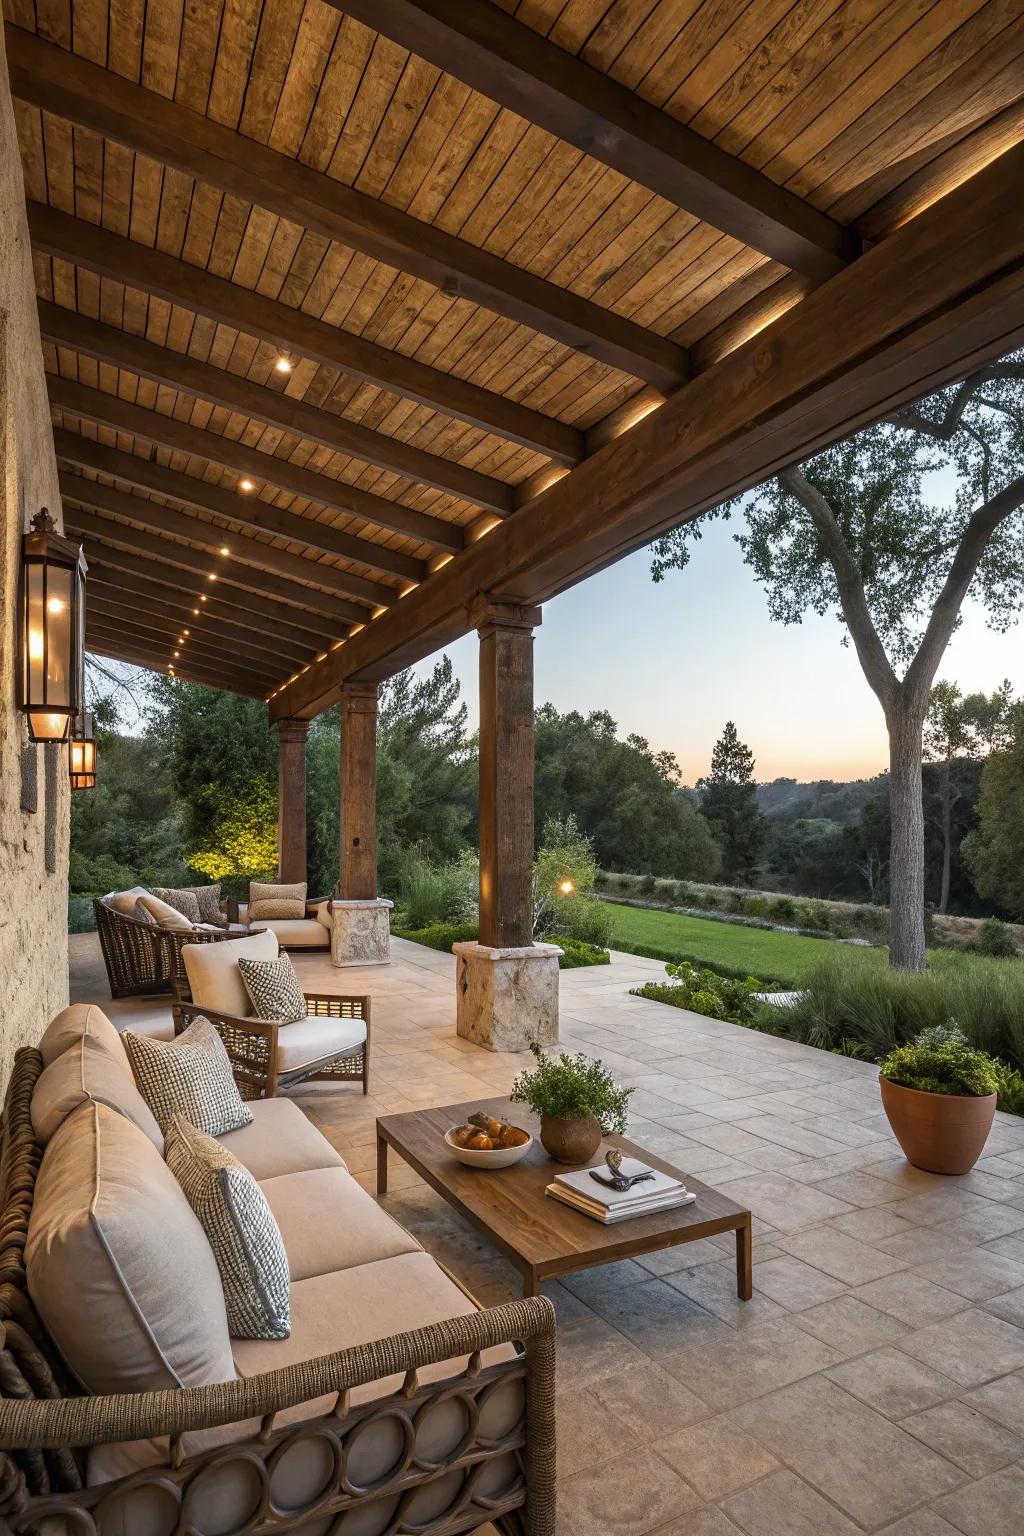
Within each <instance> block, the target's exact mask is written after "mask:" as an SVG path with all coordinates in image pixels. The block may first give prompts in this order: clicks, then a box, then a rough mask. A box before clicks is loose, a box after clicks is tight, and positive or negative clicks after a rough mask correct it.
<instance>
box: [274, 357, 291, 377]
mask: <svg viewBox="0 0 1024 1536" xmlns="http://www.w3.org/2000/svg"><path fill="white" fill-rule="evenodd" d="M274 371H275V372H276V373H291V371H292V360H291V358H290V357H286V356H285V355H284V353H283V352H282V353H281V356H280V357H278V358H275V360H274Z"/></svg>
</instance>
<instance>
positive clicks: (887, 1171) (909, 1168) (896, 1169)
mask: <svg viewBox="0 0 1024 1536" xmlns="http://www.w3.org/2000/svg"><path fill="white" fill-rule="evenodd" d="M871 1172H872V1173H873V1174H874V1175H875V1178H876V1179H888V1180H889V1182H890V1183H892V1184H896V1185H898V1186H899V1188H900V1189H905V1190H909V1191H910V1192H911V1194H917V1195H921V1194H928V1193H929V1192H930V1191H931V1190H933V1189H940V1188H943V1187H952V1186H951V1185H950V1184H949V1180H948V1179H946V1178H944V1177H943V1176H942V1174H939V1173H926V1172H925V1171H924V1169H923V1168H915V1167H914V1166H913V1165H912V1164H911V1163H908V1162H907V1160H906V1158H905V1157H904V1156H903V1154H902V1152H900V1153H898V1154H897V1155H896V1156H894V1157H890V1158H886V1159H884V1160H880V1161H879V1162H877V1163H875V1164H874V1166H873V1167H872V1169H871Z"/></svg>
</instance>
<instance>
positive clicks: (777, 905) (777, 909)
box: [771, 896, 796, 923]
mask: <svg viewBox="0 0 1024 1536" xmlns="http://www.w3.org/2000/svg"><path fill="white" fill-rule="evenodd" d="M771 915H772V917H774V918H776V919H777V920H778V921H779V922H780V923H791V922H792V921H793V919H794V918H795V917H796V902H795V901H794V900H793V898H792V896H776V898H775V900H774V901H773V902H772V904H771Z"/></svg>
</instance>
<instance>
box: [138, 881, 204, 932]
mask: <svg viewBox="0 0 1024 1536" xmlns="http://www.w3.org/2000/svg"><path fill="white" fill-rule="evenodd" d="M149 894H150V895H151V896H155V897H157V899H158V900H159V901H165V902H166V903H167V905H168V906H169V907H173V908H174V910H175V912H180V913H181V915H182V917H187V918H188V920H189V922H190V923H192V925H193V926H194V925H195V924H196V923H202V922H205V921H207V919H205V918H204V917H203V915H202V913H201V912H200V910H199V897H198V896H197V895H196V893H195V891H190V890H188V889H183V890H175V889H174V888H173V887H172V886H168V885H154V887H153V889H152V890H151V891H150V893H149Z"/></svg>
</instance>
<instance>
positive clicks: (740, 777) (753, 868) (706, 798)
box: [697, 720, 763, 885]
mask: <svg viewBox="0 0 1024 1536" xmlns="http://www.w3.org/2000/svg"><path fill="white" fill-rule="evenodd" d="M697 791H698V793H699V795H700V808H701V810H702V811H703V813H704V816H705V817H706V819H707V821H708V823H709V825H710V826H711V829H712V831H713V833H714V835H715V837H716V838H717V840H718V844H719V847H720V848H721V851H722V873H723V875H724V877H725V879H726V880H728V881H730V882H732V883H740V884H742V885H753V884H754V883H755V881H756V878H757V866H758V859H759V856H760V852H761V843H762V838H763V828H762V822H761V816H760V813H759V811H758V809H757V785H756V783H755V782H754V754H753V752H751V750H750V748H749V747H748V746H746V745H745V744H744V743H743V742H742V741H740V739H739V736H738V735H737V732H736V726H735V725H734V724H733V722H732V721H731V720H728V721H726V725H725V729H724V730H723V732H722V734H721V736H720V737H719V738H718V740H717V741H716V742H715V745H714V749H713V751H712V753H711V768H710V770H709V771H708V773H706V774H705V775H704V777H703V778H702V779H698V780H697Z"/></svg>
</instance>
